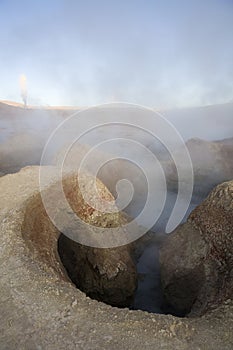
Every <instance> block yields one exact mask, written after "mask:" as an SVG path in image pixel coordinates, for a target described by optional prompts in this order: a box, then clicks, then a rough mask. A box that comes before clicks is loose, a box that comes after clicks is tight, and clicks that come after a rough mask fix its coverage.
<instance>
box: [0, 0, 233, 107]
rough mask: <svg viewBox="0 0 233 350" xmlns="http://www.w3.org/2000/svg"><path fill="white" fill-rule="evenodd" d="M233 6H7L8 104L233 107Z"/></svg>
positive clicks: (212, 2)
mask: <svg viewBox="0 0 233 350" xmlns="http://www.w3.org/2000/svg"><path fill="white" fill-rule="evenodd" d="M232 38H233V0H218V1H217V0H205V1H203V0H189V1H187V0H183V1H182V0H173V1H172V0H170V1H169V0H163V1H162V0H161V1H157V0H154V1H152V0H115V1H111V0H108V1H107V0H106V1H105V0H99V1H98V0H93V1H90V0H83V1H78V0H77V1H74V0H38V1H32V0H27V1H26V0H25V1H24V0H22V1H20V0H0V99H10V100H16V101H20V92H19V76H20V74H25V75H26V77H27V84H28V96H29V98H28V99H29V103H31V104H49V105H55V104H57V105H66V104H72V105H93V104H98V103H104V102H110V101H126V102H134V103H139V104H143V105H148V106H154V107H158V108H159V107H173V106H190V105H203V104H212V103H221V102H227V101H233V44H232V40H233V39H232Z"/></svg>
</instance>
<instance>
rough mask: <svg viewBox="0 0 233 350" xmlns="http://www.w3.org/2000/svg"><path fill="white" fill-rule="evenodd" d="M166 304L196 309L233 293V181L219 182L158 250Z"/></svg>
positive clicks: (196, 312)
mask: <svg viewBox="0 0 233 350" xmlns="http://www.w3.org/2000/svg"><path fill="white" fill-rule="evenodd" d="M160 264H161V281H162V288H163V292H164V301H165V305H166V306H167V307H168V308H169V307H170V308H172V309H173V311H174V310H175V312H176V313H178V314H181V315H185V314H188V313H189V314H190V315H200V314H203V313H205V312H206V311H207V310H210V309H213V308H215V307H216V306H218V305H219V304H222V303H223V302H224V301H225V300H227V299H228V298H230V297H232V295H233V278H232V277H233V181H229V182H225V183H223V184H221V185H218V186H217V187H216V188H215V189H214V190H213V191H212V192H211V193H210V195H209V196H208V197H207V198H206V200H205V201H204V202H203V203H202V204H201V205H199V206H198V207H197V208H196V209H194V211H193V212H192V213H191V214H190V216H189V218H188V221H187V222H186V223H185V224H182V225H180V226H179V227H178V228H177V229H176V230H175V231H174V232H173V233H172V234H170V235H169V237H168V238H167V240H165V242H164V244H163V246H162V248H161V251H160Z"/></svg>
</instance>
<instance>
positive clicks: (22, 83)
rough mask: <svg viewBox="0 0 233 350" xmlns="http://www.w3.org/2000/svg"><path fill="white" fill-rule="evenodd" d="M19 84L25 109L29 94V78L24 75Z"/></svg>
mask: <svg viewBox="0 0 233 350" xmlns="http://www.w3.org/2000/svg"><path fill="white" fill-rule="evenodd" d="M19 84H20V94H21V97H22V100H23V103H24V107H25V108H26V107H27V96H28V92H27V78H26V76H25V75H24V74H22V75H21V76H20V79H19Z"/></svg>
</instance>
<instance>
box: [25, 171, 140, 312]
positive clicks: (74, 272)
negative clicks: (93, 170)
mask: <svg viewBox="0 0 233 350" xmlns="http://www.w3.org/2000/svg"><path fill="white" fill-rule="evenodd" d="M79 179H80V181H81V182H82V186H84V190H85V193H86V195H87V197H91V199H92V201H93V204H95V205H97V202H101V200H102V199H106V200H113V199H114V198H113V196H112V195H111V193H110V192H109V191H108V190H107V188H106V187H105V186H104V185H103V184H102V183H101V182H100V181H99V180H98V179H96V185H97V191H98V194H99V196H100V197H95V196H94V194H92V193H91V191H93V183H94V179H93V177H92V176H90V175H88V174H83V175H82V176H81V177H80V178H79ZM81 179H82V180H81ZM63 186H64V187H63V188H64V193H65V195H66V198H67V200H68V202H69V204H70V206H71V207H72V209H73V211H74V212H75V213H76V214H78V216H79V218H80V219H81V220H83V221H84V222H86V223H87V224H88V226H87V227H92V226H98V227H104V228H108V227H118V226H121V225H123V224H124V223H125V222H126V218H125V216H124V215H123V214H122V213H120V212H114V213H106V214H103V213H101V212H99V211H98V210H96V209H94V208H93V207H91V206H90V205H89V204H87V203H86V202H85V201H84V199H83V197H82V193H81V191H80V184H79V182H78V179H77V176H74V175H67V176H66V177H65V178H64V180H63ZM46 191H47V190H46ZM49 191H51V193H52V198H53V201H51V203H53V204H52V205H54V203H59V199H57V197H56V196H57V194H56V191H57V183H55V184H53V185H52V186H51V187H50V189H49ZM49 198H50V197H49ZM55 210H57V209H56V208H55ZM25 217H26V219H25V221H24V225H23V233H24V236H25V238H26V240H27V244H29V246H30V247H31V245H32V242H33V245H34V248H35V247H36V251H37V254H39V255H40V258H41V260H42V259H50V264H51V265H53V266H55V268H56V270H57V271H59V266H58V264H57V259H58V257H57V240H58V237H59V235H60V232H59V231H58V230H57V229H56V228H55V227H53V226H52V225H51V222H50V220H49V219H48V217H47V214H46V212H45V210H44V208H43V203H42V202H41V198H40V196H39V195H38V196H37V197H35V198H33V199H32V201H31V203H30V205H28V207H27V211H26V214H25ZM62 220H63V218H62ZM64 226H66V224H65V223H64ZM79 233H80V234H83V235H85V234H88V232H79ZM48 245H49V250H50V251H52V252H53V253H52V254H51V253H49V252H48ZM34 248H33V249H34ZM59 253H60V258H61V260H62V262H63V265H64V266H65V268H66V270H67V272H68V275H69V278H70V279H71V280H72V282H73V283H75V284H76V286H77V287H78V288H80V289H81V290H82V291H84V292H85V293H86V294H87V295H89V296H91V297H93V298H96V299H98V300H101V301H105V302H106V303H109V304H111V305H115V306H129V305H130V304H131V302H132V300H133V297H134V292H135V289H136V287H137V273H136V265H135V263H134V260H133V257H132V247H131V246H130V245H126V246H123V247H117V248H114V249H102V248H94V247H92V246H83V245H81V244H78V243H76V242H75V241H74V240H72V239H70V238H68V237H67V236H65V235H63V234H62V235H61V237H60V239H59ZM47 256H49V257H47Z"/></svg>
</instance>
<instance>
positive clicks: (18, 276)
mask: <svg viewBox="0 0 233 350" xmlns="http://www.w3.org/2000/svg"><path fill="white" fill-rule="evenodd" d="M51 171H52V170H51V169H50V168H48V177H49V173H50V172H51ZM0 193H1V201H0V206H1V211H0V213H1V214H0V215H1V237H0V239H1V243H0V246H1V256H0V259H1V261H0V268H1V280H0V283H1V297H0V299H1V301H0V310H1V311H0V312H1V321H0V322H1V325H0V329H1V338H0V348H1V349H75V348H78V349H93V348H94V349H109V348H111V349H132V348H135V349H142V348H143V349H170V348H172V349H198V348H199V349H231V348H232V344H233V338H232V332H231V330H232V326H233V303H232V301H230V300H227V301H226V302H224V303H223V304H222V305H221V306H219V307H218V308H217V309H215V310H213V311H211V312H209V313H206V314H205V315H204V316H202V317H198V318H182V319H180V318H178V317H174V316H170V315H156V314H149V313H147V312H142V311H132V310H128V309H119V308H114V307H111V306H108V305H106V304H104V303H101V302H97V301H95V300H92V299H90V298H88V297H87V296H86V295H85V294H84V293H83V292H81V291H80V290H78V289H77V288H76V287H75V286H74V285H73V284H72V283H71V282H70V280H69V279H68V277H67V274H66V272H65V270H64V268H63V266H62V264H61V262H60V259H59V256H58V253H57V249H56V244H55V243H56V241H57V239H58V236H57V232H55V231H54V228H53V226H50V223H49V222H47V226H46V227H41V223H40V216H41V215H44V213H43V208H40V209H38V206H36V207H37V211H36V210H35V209H34V208H33V205H32V203H33V201H34V202H35V200H36V198H38V167H28V168H24V169H23V170H21V171H20V172H19V173H17V174H12V175H7V176H4V177H2V178H1V179H0ZM29 204H30V213H31V215H29V216H27V215H25V214H26V213H27V211H28V210H29V207H28V205H29ZM37 204H38V203H37ZM33 209H34V210H33ZM38 210H39V211H38ZM29 218H30V220H29ZM25 220H26V221H25ZM25 225H26V226H27V235H29V236H26V235H25V232H26V231H25V227H26V226H25ZM33 225H34V227H35V226H36V225H37V226H38V230H37V232H38V233H37V237H36V239H37V242H41V245H40V244H39V245H38V247H40V248H41V250H40V249H38V247H37V249H35V248H36V247H35V244H34V243H33V234H35V231H31V229H30V228H32V227H33ZM46 230H48V231H47V232H50V235H44V236H41V240H40V237H39V236H40V234H41V233H42V232H46ZM51 233H53V234H54V236H55V239H54V236H53V235H52V234H51ZM25 238H26V240H25ZM43 247H46V249H43Z"/></svg>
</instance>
